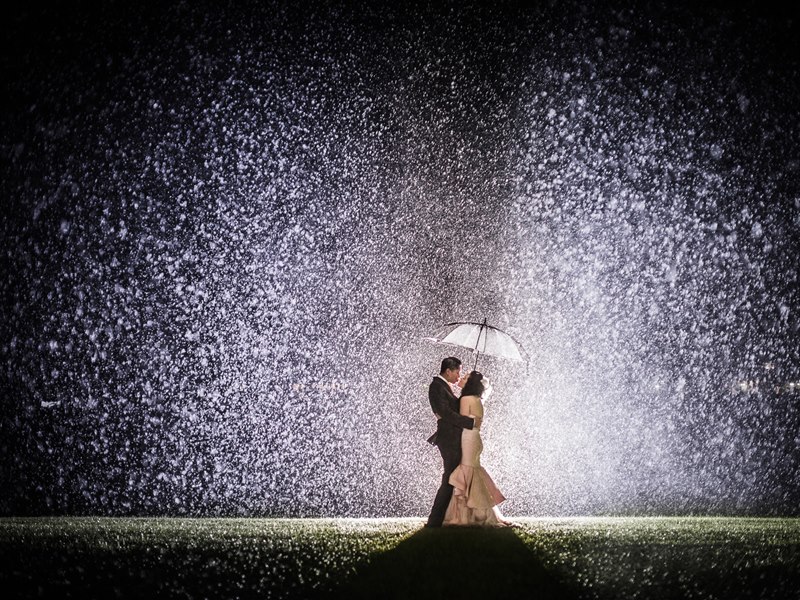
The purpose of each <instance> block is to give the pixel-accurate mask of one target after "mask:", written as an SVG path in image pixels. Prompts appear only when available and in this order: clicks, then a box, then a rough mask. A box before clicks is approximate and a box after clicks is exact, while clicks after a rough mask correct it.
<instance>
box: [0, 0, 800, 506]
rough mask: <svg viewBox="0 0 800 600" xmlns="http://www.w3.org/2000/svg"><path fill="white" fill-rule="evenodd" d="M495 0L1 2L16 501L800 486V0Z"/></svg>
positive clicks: (595, 497)
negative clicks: (450, 362)
mask: <svg viewBox="0 0 800 600" xmlns="http://www.w3.org/2000/svg"><path fill="white" fill-rule="evenodd" d="M479 6H480V5H476V6H463V5H462V4H461V3H452V4H449V5H434V6H419V7H415V8H413V9H412V8H385V7H383V6H381V5H380V4H378V3H364V4H335V3H314V2H312V3H303V4H302V6H301V7H296V6H294V4H293V3H288V2H287V3H268V2H265V3H257V2H253V3H238V2H237V3H230V4H228V5H221V4H220V5H217V4H216V3H204V2H200V3H194V2H185V3H164V6H162V5H161V3H125V2H106V3H103V4H102V6H100V7H98V6H93V5H90V4H89V3H83V2H78V3H66V2H63V3H49V4H48V3H37V2H32V3H31V2H28V3H17V4H15V5H13V6H11V7H6V8H4V9H3V12H4V14H3V17H2V29H3V36H2V39H3V44H4V51H3V56H2V63H1V64H2V67H1V68H2V80H3V86H4V87H3V111H2V117H1V118H2V126H1V127H0V160H1V161H2V169H3V177H2V183H1V184H0V185H2V195H0V201H1V202H2V222H1V224H0V239H2V245H1V246H0V252H2V254H1V255H0V256H1V257H2V258H0V293H1V294H2V300H3V302H2V315H0V317H1V318H0V367H2V375H0V386H1V387H0V392H1V393H2V396H1V397H2V415H1V419H2V420H1V421H0V453H1V454H0V455H1V456H2V462H1V463H0V465H1V466H2V468H1V469H0V514H5V515H20V514H109V515H128V514H134V515H136V514H179V515H226V514H236V515H286V516H319V515H331V516H342V515H343V516H376V515H377V516H416V515H425V514H427V512H428V510H429V508H430V504H431V502H432V500H433V495H434V493H435V490H436V488H437V486H438V480H439V477H440V473H439V469H440V467H441V463H440V459H439V456H438V452H437V451H436V450H435V449H434V448H432V447H431V446H429V445H427V444H426V443H425V439H426V438H427V437H428V435H429V434H430V433H431V432H432V431H433V430H434V429H435V423H434V419H433V416H432V415H431V413H430V409H429V406H428V400H427V385H428V383H429V382H430V378H431V377H432V376H433V375H434V374H435V373H436V372H437V371H438V365H439V362H440V361H441V359H442V358H443V357H444V356H447V355H449V354H453V353H455V354H456V355H457V356H459V357H461V358H462V359H463V360H465V361H466V362H468V363H469V364H471V361H472V360H473V359H472V357H471V355H470V354H469V352H467V351H461V350H459V349H454V348H445V347H439V346H435V345H433V344H432V343H430V342H427V341H425V340H424V337H425V336H426V335H428V334H430V332H432V331H433V330H435V329H436V328H437V327H438V326H439V325H441V324H443V323H449V322H452V321H461V320H465V321H482V320H483V319H484V318H486V319H488V321H489V322H490V324H494V325H496V326H498V327H501V328H503V329H505V330H507V331H509V332H510V333H512V334H513V335H514V336H515V337H516V338H517V339H519V340H520V342H521V343H522V344H523V345H524V347H525V349H526V350H527V352H528V354H529V355H530V362H529V364H527V365H519V364H515V363H510V362H504V361H502V360H500V359H493V358H491V357H487V358H486V359H485V360H484V359H481V366H480V369H481V370H483V371H484V372H485V373H486V374H487V375H488V376H489V377H490V378H491V379H492V380H493V381H494V383H495V392H494V394H493V395H492V396H491V398H489V399H488V400H487V407H486V419H485V426H484V445H485V451H484V455H483V459H482V462H483V464H484V466H485V467H486V468H487V470H488V471H489V472H490V473H492V476H493V479H494V480H495V482H496V483H497V484H498V486H499V487H500V489H501V490H502V491H503V493H504V495H505V496H506V497H507V498H508V501H507V502H506V503H505V504H504V505H503V510H504V513H506V514H508V515H511V516H513V515H553V514H701V513H702V514H706V513H709V514H770V515H788V514H791V515H797V514H798V506H800V468H799V467H800V414H799V413H798V408H799V406H800V343H799V342H800V336H799V335H798V333H799V331H800V293H799V291H798V290H799V289H800V286H799V285H798V264H799V261H798V259H799V258H800V244H798V240H800V116H799V115H800V111H799V110H798V108H800V77H798V75H799V74H800V71H798V57H800V48H799V47H798V46H800V44H798V40H800V36H799V35H798V34H799V32H798V20H797V18H796V14H794V13H793V12H790V11H788V10H787V9H778V8H776V7H775V6H773V5H771V4H770V3H763V2H752V3H749V4H744V5H735V4H731V3H722V2H719V3H710V4H705V3H700V2H695V3H689V2H686V3H674V2H664V3H656V2H645V3H633V2H630V3H628V2H622V3H614V8H613V9H611V8H608V7H606V6H602V7H600V6H598V7H594V8H592V7H586V6H583V3H580V2H558V3H556V2H553V3H525V4H524V5H523V4H515V3H499V4H498V6H496V7H494V8H479Z"/></svg>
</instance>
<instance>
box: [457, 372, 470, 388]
mask: <svg viewBox="0 0 800 600" xmlns="http://www.w3.org/2000/svg"><path fill="white" fill-rule="evenodd" d="M470 373H471V371H465V372H464V374H463V375H462V376H461V379H459V380H458V383H457V384H456V385H457V386H458V387H460V388H463V387H464V384H465V383H467V379H469V374H470Z"/></svg>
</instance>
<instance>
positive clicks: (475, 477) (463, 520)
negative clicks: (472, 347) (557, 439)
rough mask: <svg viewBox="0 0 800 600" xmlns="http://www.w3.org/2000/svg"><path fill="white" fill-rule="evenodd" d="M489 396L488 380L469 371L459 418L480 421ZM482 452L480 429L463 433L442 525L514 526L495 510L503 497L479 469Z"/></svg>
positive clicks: (481, 468) (484, 472) (486, 474)
mask: <svg viewBox="0 0 800 600" xmlns="http://www.w3.org/2000/svg"><path fill="white" fill-rule="evenodd" d="M490 393H491V384H490V383H489V380H488V379H487V378H485V377H484V376H483V374H482V373H479V372H478V371H472V372H471V373H470V374H469V377H468V378H467V381H466V383H465V384H464V387H463V388H462V390H461V409H460V412H461V414H462V415H467V416H470V417H479V418H481V419H482V418H483V400H484V399H485V398H487V397H488V396H489V394H490ZM482 450H483V442H482V441H481V434H480V429H479V428H474V429H464V430H463V431H462V433H461V464H459V465H458V467H457V468H456V470H455V471H453V474H452V475H451V476H450V485H452V486H453V496H452V498H451V499H450V504H449V505H448V507H447V512H446V513H445V516H444V523H443V525H481V526H486V527H512V526H513V523H511V522H510V521H507V520H505V519H504V518H503V515H502V514H501V512H500V509H499V508H498V507H497V505H498V504H500V503H501V502H503V501H504V500H505V497H504V496H503V494H501V493H500V490H498V489H497V486H496V485H495V484H494V481H492V478H491V477H489V474H488V473H487V472H486V470H485V469H484V468H483V467H481V460H480V459H481V451H482Z"/></svg>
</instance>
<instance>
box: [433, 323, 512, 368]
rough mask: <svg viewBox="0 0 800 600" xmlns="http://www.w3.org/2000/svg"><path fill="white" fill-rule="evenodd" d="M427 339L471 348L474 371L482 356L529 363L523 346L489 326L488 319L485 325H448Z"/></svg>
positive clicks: (499, 330)
mask: <svg viewBox="0 0 800 600" xmlns="http://www.w3.org/2000/svg"><path fill="white" fill-rule="evenodd" d="M425 339H427V340H430V341H432V342H436V343H437V344H447V345H451V346H460V347H462V348H469V349H470V350H472V352H473V353H474V354H475V365H474V366H473V370H474V369H476V368H477V367H478V357H479V356H480V355H481V354H488V355H489V356H497V357H499V358H507V359H509V360H515V361H520V362H524V361H527V352H525V349H524V348H523V347H522V344H520V343H519V342H518V341H517V340H515V339H514V338H513V337H512V336H511V335H510V334H508V333H506V332H505V331H503V330H501V329H498V328H497V327H493V326H492V325H489V324H488V323H487V320H486V319H484V320H483V323H472V322H459V323H448V324H447V325H442V326H441V327H440V328H439V329H438V330H437V331H436V332H435V333H434V334H433V335H432V336H429V337H426V338H425ZM523 356H524V358H523Z"/></svg>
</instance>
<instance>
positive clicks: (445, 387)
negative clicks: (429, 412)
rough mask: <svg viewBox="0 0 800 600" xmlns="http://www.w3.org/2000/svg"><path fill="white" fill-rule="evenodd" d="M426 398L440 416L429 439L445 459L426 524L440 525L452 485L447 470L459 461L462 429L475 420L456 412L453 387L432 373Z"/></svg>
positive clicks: (455, 465) (457, 403)
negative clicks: (437, 489) (442, 472)
mask: <svg viewBox="0 0 800 600" xmlns="http://www.w3.org/2000/svg"><path fill="white" fill-rule="evenodd" d="M428 400H429V401H430V403H431V408H432V409H433V412H434V413H435V414H436V415H438V416H439V421H438V425H437V427H436V433H434V434H433V435H432V436H431V437H430V438H429V439H428V441H429V442H430V443H431V444H436V445H437V446H438V447H439V453H440V454H441V455H442V461H443V462H444V474H443V475H442V485H440V486H439V491H437V492H436V498H435V499H434V501H433V508H432V509H431V514H430V516H429V517H428V526H429V527H441V525H442V521H444V514H445V512H447V505H448V504H450V497H451V496H452V495H453V486H452V485H450V474H451V473H452V472H453V471H455V470H456V467H458V464H459V463H460V462H461V431H462V430H463V429H472V427H473V425H474V424H475V420H474V419H473V418H471V417H466V416H464V415H462V414H459V411H458V409H459V406H458V405H459V400H458V398H456V397H455V395H454V394H453V390H452V389H451V388H450V384H448V383H447V382H446V381H445V380H444V379H442V378H441V377H434V378H433V381H432V382H431V385H430V387H429V388H428Z"/></svg>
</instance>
